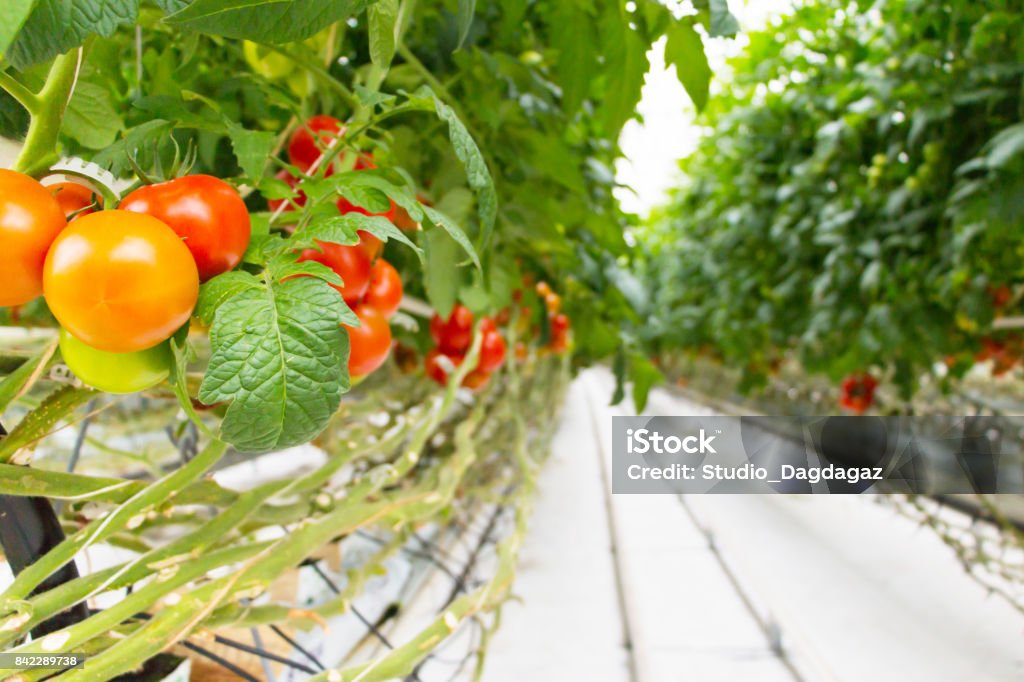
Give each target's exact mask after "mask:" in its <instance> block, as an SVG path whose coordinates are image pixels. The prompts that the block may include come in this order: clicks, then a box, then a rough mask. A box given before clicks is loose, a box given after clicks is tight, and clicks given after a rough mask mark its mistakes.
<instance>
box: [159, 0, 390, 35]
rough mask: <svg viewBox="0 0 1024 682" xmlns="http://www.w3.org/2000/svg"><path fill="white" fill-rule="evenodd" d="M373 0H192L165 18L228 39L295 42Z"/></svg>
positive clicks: (183, 26) (343, 17) (358, 9)
mask: <svg viewBox="0 0 1024 682" xmlns="http://www.w3.org/2000/svg"><path fill="white" fill-rule="evenodd" d="M372 3H373V0H195V1H194V2H193V3H192V4H190V5H189V6H187V7H185V8H184V9H182V10H181V11H179V12H175V13H174V14H172V15H171V16H169V17H167V18H166V19H164V21H166V22H167V23H168V24H171V25H172V26H177V27H179V28H183V29H188V30H192V31H197V32H199V33H209V34H213V35H221V36H227V37H228V38H244V39H246V40H252V41H255V42H258V43H277V44H280V43H294V42H297V41H300V40H305V39H306V38H309V37H311V36H313V35H314V34H316V33H319V32H320V31H322V30H323V29H325V28H327V27H328V26H330V25H331V24H333V23H334V22H336V21H340V20H342V19H347V18H349V17H352V16H355V15H356V14H359V13H360V12H362V11H363V10H364V9H366V8H367V7H368V6H369V5H371V4H372Z"/></svg>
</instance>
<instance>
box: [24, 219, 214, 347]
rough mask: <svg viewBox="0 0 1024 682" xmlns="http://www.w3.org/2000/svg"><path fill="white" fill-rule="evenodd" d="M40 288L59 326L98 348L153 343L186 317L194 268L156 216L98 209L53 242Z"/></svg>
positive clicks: (192, 300)
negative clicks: (98, 210) (97, 211)
mask: <svg viewBox="0 0 1024 682" xmlns="http://www.w3.org/2000/svg"><path fill="white" fill-rule="evenodd" d="M43 293H44V295H45V296H46V302H47V304H49V306H50V310H51V311H52V312H53V314H54V316H55V317H56V318H57V319H58V320H59V321H60V323H61V325H62V326H63V327H64V328H65V329H67V330H68V331H69V332H71V334H73V335H74V336H75V337H76V338H78V339H79V340H81V341H83V342H84V343H86V344H88V345H90V346H92V347H93V348H97V349H99V350H105V351H110V352H112V353H130V352H134V351H139V350H144V349H146V348H152V347H153V346H155V345H156V344H158V343H160V342H161V341H164V340H166V339H168V338H170V337H171V335H172V334H174V332H175V331H177V330H178V328H179V327H181V326H182V325H183V324H185V323H186V322H188V319H189V316H190V315H191V314H192V309H193V308H194V307H195V305H196V299H197V298H198V297H199V272H198V270H197V269H196V263H195V261H194V260H193V259H192V255H191V254H190V253H189V250H188V249H187V248H186V247H185V245H184V244H183V243H182V241H181V239H180V238H179V237H178V235H176V234H175V233H174V231H173V230H172V229H171V228H170V227H168V226H167V225H165V224H164V223H162V222H160V221H159V220H157V219H156V218H153V217H151V216H148V215H142V214H139V213H131V212H129V211H100V212H99V213H93V214H91V215H87V216H84V217H82V218H78V219H77V220H75V221H74V222H73V223H71V224H70V225H69V226H68V227H67V229H65V230H64V231H63V232H61V234H60V235H59V236H58V237H57V239H56V240H54V242H53V246H52V248H51V249H50V253H49V254H48V255H47V256H46V265H45V267H44V269H43Z"/></svg>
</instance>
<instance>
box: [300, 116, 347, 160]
mask: <svg viewBox="0 0 1024 682" xmlns="http://www.w3.org/2000/svg"><path fill="white" fill-rule="evenodd" d="M344 134H345V127H344V126H343V125H342V124H341V121H339V120H338V119H336V118H334V117H333V116H326V115H324V114H320V115H318V116H314V117H312V118H311V119H309V120H308V121H306V123H305V125H303V126H302V127H301V128H299V129H298V130H296V131H295V133H294V134H293V135H292V139H291V140H290V141H289V142H288V159H289V160H290V161H291V162H292V164H293V165H295V166H297V167H298V169H299V170H301V171H302V172H306V171H307V170H309V169H310V167H311V166H312V165H313V164H314V163H316V161H317V159H319V158H320V156H321V155H322V154H323V152H324V151H326V150H327V148H328V147H329V146H330V144H331V141H332V140H333V139H334V138H337V137H341V136H342V135H344ZM314 135H315V136H316V137H315V138H314Z"/></svg>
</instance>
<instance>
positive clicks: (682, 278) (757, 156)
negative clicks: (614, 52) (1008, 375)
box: [644, 0, 1024, 396]
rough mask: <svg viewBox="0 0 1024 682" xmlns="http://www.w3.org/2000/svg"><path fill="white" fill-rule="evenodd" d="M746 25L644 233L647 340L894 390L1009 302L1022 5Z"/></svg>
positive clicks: (809, 14) (1015, 272)
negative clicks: (757, 28) (787, 357)
mask: <svg viewBox="0 0 1024 682" xmlns="http://www.w3.org/2000/svg"><path fill="white" fill-rule="evenodd" d="M749 40H750V45H749V47H748V48H747V49H746V50H744V52H743V53H742V55H741V56H739V57H737V58H735V59H733V60H732V62H731V64H730V68H731V70H732V73H733V76H732V78H733V81H732V83H731V85H730V87H729V88H728V89H727V90H722V91H721V92H719V93H717V94H715V95H714V96H713V97H712V98H711V100H710V103H709V105H708V109H707V112H706V113H705V114H704V117H703V123H704V124H705V125H706V126H708V132H707V134H706V135H705V136H704V137H703V139H702V141H701V143H700V145H699V148H698V149H697V150H696V152H695V153H694V154H693V155H692V156H690V157H689V158H688V159H686V160H684V161H683V162H682V164H681V165H682V170H683V172H684V174H685V176H686V182H685V186H683V187H682V188H681V189H679V190H677V191H676V193H675V195H674V198H673V200H672V202H671V205H670V206H669V207H668V208H666V209H665V210H664V211H662V212H661V213H660V214H658V215H656V216H655V217H654V219H653V220H652V225H651V227H650V229H649V230H648V231H647V232H645V233H644V234H645V236H646V237H647V239H646V240H645V242H646V244H647V248H646V249H645V263H646V264H645V267H644V270H645V272H646V274H645V281H646V283H647V284H648V285H649V286H650V287H651V288H652V289H653V290H654V292H655V293H654V294H653V298H654V301H655V302H654V304H653V314H652V324H651V326H650V327H648V328H647V333H648V334H650V336H649V337H648V338H650V339H652V340H655V343H657V344H660V345H661V346H662V348H665V349H670V348H673V347H683V348H687V349H690V350H691V351H693V352H704V353H708V352H711V353H713V354H716V355H718V356H719V357H720V359H721V360H722V361H724V362H726V363H729V364H733V365H736V366H739V367H743V368H744V369H745V374H746V376H745V384H746V385H747V386H752V385H755V384H758V383H759V382H761V381H764V380H765V378H766V377H767V376H768V375H769V374H770V373H771V372H772V367H774V366H777V364H778V359H779V358H780V357H781V356H782V355H783V354H792V355H793V356H794V357H796V358H797V359H798V360H799V361H800V362H801V363H802V364H803V366H804V367H805V368H806V369H808V370H810V371H812V372H824V373H827V374H828V375H829V376H830V377H831V378H832V379H833V380H834V381H835V382H837V383H838V382H839V380H840V379H841V378H842V377H843V376H845V375H848V374H851V373H857V372H862V371H864V369H865V368H869V367H876V368H878V369H879V370H880V371H882V372H884V373H885V376H886V377H888V379H889V380H891V381H894V382H895V383H896V384H897V385H898V386H899V387H900V388H901V389H903V394H904V396H908V395H909V394H911V393H912V392H913V391H914V390H915V387H916V386H917V385H918V384H917V382H918V380H919V377H920V376H921V374H922V373H930V372H933V371H935V372H936V373H938V374H940V375H942V376H944V375H945V374H946V372H947V368H946V365H945V364H944V363H942V360H943V359H944V358H945V357H946V356H952V355H957V354H967V355H969V354H970V353H971V351H973V350H977V349H979V348H980V347H981V345H982V342H983V339H985V338H986V337H987V336H989V335H990V334H992V328H993V325H994V324H995V325H996V326H998V323H997V322H996V318H997V317H999V316H1007V317H1009V316H1011V315H1012V314H1013V313H1014V312H1015V311H1014V310H1013V304H1012V301H1013V300H1014V295H1013V293H1014V292H1016V291H1018V290H1019V288H1020V286H1021V284H1022V280H1024V270H1022V268H1021V262H1022V260H1021V256H1022V254H1024V234H1022V233H1021V231H1020V226H1021V225H1022V224H1024V203H1022V202H1021V197H1022V196H1024V123H1022V122H1021V121H1022V118H1024V101H1022V97H1021V77H1022V74H1024V11H1022V4H1021V3H1020V2H1018V1H1015V0H998V1H995V2H984V3H978V2H968V1H966V0H948V1H945V2H925V1H921V0H886V1H876V2H846V1H844V0H817V1H813V2H809V1H803V2H798V3H796V7H795V9H794V10H793V11H792V13H791V14H790V15H788V16H784V17H780V18H777V19H775V20H773V21H772V22H771V23H770V25H769V26H768V27H767V28H766V29H765V30H763V31H761V32H758V33H753V34H750V35H749ZM993 292H997V293H998V295H994V294H993ZM969 367H970V363H962V364H960V365H956V366H955V369H954V370H952V371H953V372H954V373H956V372H963V371H964V370H965V369H967V368H969Z"/></svg>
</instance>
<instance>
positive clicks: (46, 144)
mask: <svg viewBox="0 0 1024 682" xmlns="http://www.w3.org/2000/svg"><path fill="white" fill-rule="evenodd" d="M85 49H86V48H85V46H83V47H80V48H78V49H77V50H72V51H71V52H68V53H67V54H62V55H60V56H59V57H57V58H56V59H55V60H54V61H53V65H52V66H51V67H50V72H49V74H48V75H47V76H46V83H45V84H44V85H43V89H42V90H40V91H39V93H38V94H37V95H33V97H34V98H35V100H36V101H35V106H34V110H33V109H29V113H31V114H32V122H31V123H29V126H28V134H27V135H26V136H25V144H24V146H23V147H22V148H21V154H19V155H18V160H17V161H16V162H15V164H14V169H15V170H17V171H20V172H22V173H25V174H26V175H32V176H38V175H42V174H43V173H45V172H46V171H47V170H48V169H49V168H50V166H52V165H53V164H54V163H55V162H56V161H58V160H59V158H60V157H59V155H58V154H57V138H58V136H59V135H60V128H61V124H62V123H63V121H64V111H65V110H66V109H67V106H68V100H70V99H71V91H72V89H73V88H74V85H75V80H76V78H77V76H78V69H79V68H80V66H81V64H82V60H83V58H84V55H85ZM26 108H28V107H26Z"/></svg>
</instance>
